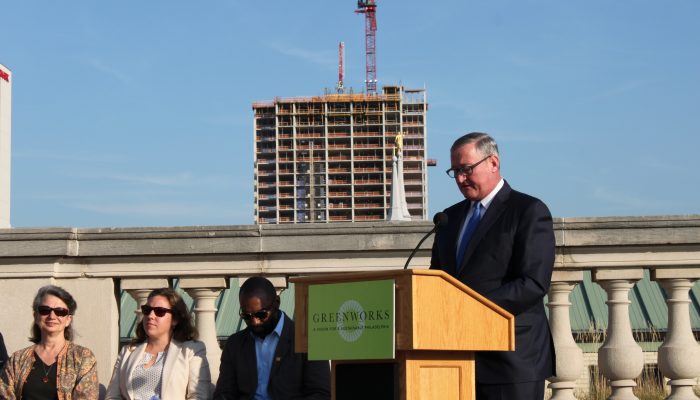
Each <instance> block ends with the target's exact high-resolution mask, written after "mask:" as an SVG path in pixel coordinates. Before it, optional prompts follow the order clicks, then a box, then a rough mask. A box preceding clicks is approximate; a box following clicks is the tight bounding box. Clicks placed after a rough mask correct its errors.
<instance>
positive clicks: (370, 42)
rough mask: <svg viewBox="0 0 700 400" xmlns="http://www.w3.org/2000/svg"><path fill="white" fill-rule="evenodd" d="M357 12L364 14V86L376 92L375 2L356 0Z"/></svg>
mask: <svg viewBox="0 0 700 400" xmlns="http://www.w3.org/2000/svg"><path fill="white" fill-rule="evenodd" d="M355 12H356V13H358V14H365V62H366V74H365V87H366V90H367V93H368V94H377V3H376V2H375V0H358V1H357V10H355Z"/></svg>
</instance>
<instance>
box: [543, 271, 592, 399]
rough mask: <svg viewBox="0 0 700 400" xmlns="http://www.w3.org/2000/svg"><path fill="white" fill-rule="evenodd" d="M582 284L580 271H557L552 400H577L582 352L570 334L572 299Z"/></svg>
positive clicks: (552, 296)
mask: <svg viewBox="0 0 700 400" xmlns="http://www.w3.org/2000/svg"><path fill="white" fill-rule="evenodd" d="M582 280H583V272H581V271H554V274H553V275H552V284H551V286H550V288H549V302H548V303H547V307H549V327H550V329H551V331H552V338H553V340H554V347H555V354H556V368H557V370H556V376H553V377H551V378H549V381H550V384H549V388H550V389H552V397H551V400H576V397H574V389H575V388H576V379H578V377H579V376H581V374H582V373H583V351H582V350H581V348H580V347H578V345H576V342H575V341H574V337H573V335H572V334H571V320H570V319H569V308H570V307H571V303H570V302H569V295H570V294H571V291H572V290H574V288H575V287H576V284H577V283H578V282H581V281H582Z"/></svg>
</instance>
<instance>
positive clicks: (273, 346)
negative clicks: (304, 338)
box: [214, 276, 330, 400]
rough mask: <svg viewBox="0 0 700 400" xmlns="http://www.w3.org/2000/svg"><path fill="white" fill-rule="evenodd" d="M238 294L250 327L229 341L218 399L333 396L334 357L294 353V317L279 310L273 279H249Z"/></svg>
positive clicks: (216, 393)
mask: <svg viewBox="0 0 700 400" xmlns="http://www.w3.org/2000/svg"><path fill="white" fill-rule="evenodd" d="M238 299H239V301H240V306H241V309H240V316H241V318H243V320H244V321H245V322H246V324H247V325H248V327H247V328H246V329H244V330H242V331H240V332H238V333H235V334H233V335H231V337H229V339H228V341H227V342H226V346H225V347H224V350H223V353H222V354H221V367H220V369H219V380H218V381H217V382H216V389H215V390H214V400H238V399H241V400H242V399H271V400H281V399H306V400H312V399H313V400H327V399H330V368H329V364H328V361H309V360H308V359H307V355H306V353H295V352H294V322H293V321H292V320H291V319H290V318H289V317H287V315H286V314H285V313H284V312H282V311H281V310H280V309H279V305H280V298H279V296H278V295H277V293H276V291H275V287H274V286H273V285H272V283H271V282H270V281H269V280H267V279H265V278H263V277H260V276H257V277H252V278H249V279H247V280H246V281H245V283H243V285H242V286H241V290H240V292H239V295H238Z"/></svg>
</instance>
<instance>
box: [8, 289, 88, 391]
mask: <svg viewBox="0 0 700 400" xmlns="http://www.w3.org/2000/svg"><path fill="white" fill-rule="evenodd" d="M32 308H33V310H34V323H33V324H32V328H31V333H32V336H31V337H30V338H29V340H31V341H32V342H34V344H33V345H31V346H29V347H27V348H24V349H22V350H19V351H16V352H15V353H14V354H12V357H10V359H9V360H8V361H7V363H6V365H5V367H4V368H3V370H2V373H1V374H0V399H4V400H14V399H47V400H48V399H59V400H64V399H71V400H83V399H85V400H94V399H97V397H98V395H99V385H98V383H97V370H96V362H95V356H94V355H93V354H92V351H90V350H89V349H88V348H85V347H82V346H79V345H77V344H74V343H73V342H72V341H71V340H72V339H73V329H72V328H71V323H72V322H73V315H74V314H75V310H76V309H77V308H78V305H77V303H76V302H75V300H74V299H73V296H71V295H70V293H68V292H67V291H65V290H64V289H62V288H60V287H58V286H53V285H49V286H44V287H42V288H41V289H39V291H38V292H37V294H36V296H35V297H34V302H33V304H32Z"/></svg>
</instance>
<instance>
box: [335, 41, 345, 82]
mask: <svg viewBox="0 0 700 400" xmlns="http://www.w3.org/2000/svg"><path fill="white" fill-rule="evenodd" d="M344 58H345V43H343V42H340V43H339V44H338V84H337V85H336V90H337V91H338V93H345V86H344V85H343V76H344V75H345V67H344V65H343V59H344Z"/></svg>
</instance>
